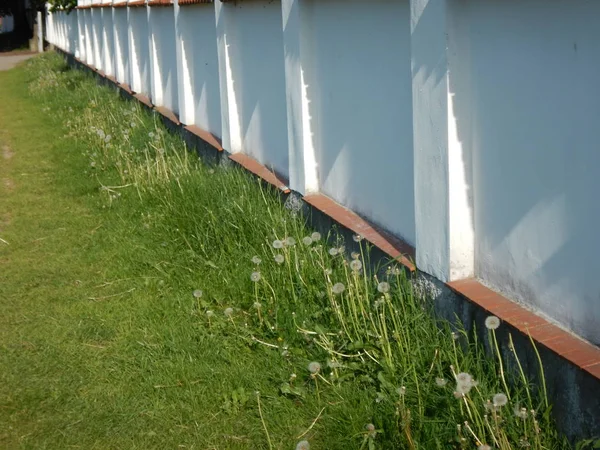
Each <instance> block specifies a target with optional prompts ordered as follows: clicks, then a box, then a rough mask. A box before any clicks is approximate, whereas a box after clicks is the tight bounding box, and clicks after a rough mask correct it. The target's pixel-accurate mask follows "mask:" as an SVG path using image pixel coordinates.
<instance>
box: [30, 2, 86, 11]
mask: <svg viewBox="0 0 600 450" xmlns="http://www.w3.org/2000/svg"><path fill="white" fill-rule="evenodd" d="M37 1H43V0H37ZM48 3H49V4H50V8H49V9H50V11H51V12H54V11H58V10H64V11H67V12H71V11H72V10H73V9H74V8H75V7H76V6H77V0H48Z"/></svg>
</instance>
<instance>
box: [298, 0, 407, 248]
mask: <svg viewBox="0 0 600 450" xmlns="http://www.w3.org/2000/svg"><path fill="white" fill-rule="evenodd" d="M302 21H303V23H304V30H303V33H304V36H305V40H304V44H305V45H306V46H307V48H306V49H303V50H302V55H303V58H304V61H303V66H304V68H303V70H304V75H305V83H306V84H307V96H308V100H309V113H310V127H311V132H312V137H313V145H314V148H315V151H316V159H317V165H318V178H319V182H320V188H321V190H322V191H323V192H324V193H325V194H327V195H329V196H330V197H332V198H334V199H335V200H337V201H338V202H340V203H342V204H344V205H346V206H347V207H349V208H351V209H353V210H355V211H357V212H359V213H361V214H362V215H364V216H366V217H368V218H369V219H370V220H372V221H373V222H375V223H377V224H378V225H380V226H382V228H384V229H387V230H389V231H390V232H392V233H393V234H395V235H397V236H400V237H402V238H403V239H404V240H405V241H407V242H408V243H410V244H413V245H414V243H415V219H414V181H413V172H414V167H413V138H412V136H413V129H412V79H411V59H410V53H411V49H410V4H409V2H408V1H407V0H372V1H370V2H364V1H360V0H350V1H347V0H331V1H327V2H320V1H317V0H306V1H303V2H302Z"/></svg>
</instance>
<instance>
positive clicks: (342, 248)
mask: <svg viewBox="0 0 600 450" xmlns="http://www.w3.org/2000/svg"><path fill="white" fill-rule="evenodd" d="M337 251H338V255H341V254H343V253H344V252H345V251H346V247H344V246H343V245H340V246H339V247H338V249H337Z"/></svg>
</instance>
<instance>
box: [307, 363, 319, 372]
mask: <svg viewBox="0 0 600 450" xmlns="http://www.w3.org/2000/svg"><path fill="white" fill-rule="evenodd" d="M308 371H309V372H310V373H312V374H313V375H315V374H317V373H319V372H320V371H321V364H320V363H318V362H317V361H313V362H311V363H310V364H309V365H308Z"/></svg>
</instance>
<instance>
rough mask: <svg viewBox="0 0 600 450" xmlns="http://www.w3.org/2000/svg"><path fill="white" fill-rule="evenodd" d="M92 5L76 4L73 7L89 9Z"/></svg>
mask: <svg viewBox="0 0 600 450" xmlns="http://www.w3.org/2000/svg"><path fill="white" fill-rule="evenodd" d="M91 8H92V5H81V6H77V7H75V9H91Z"/></svg>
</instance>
